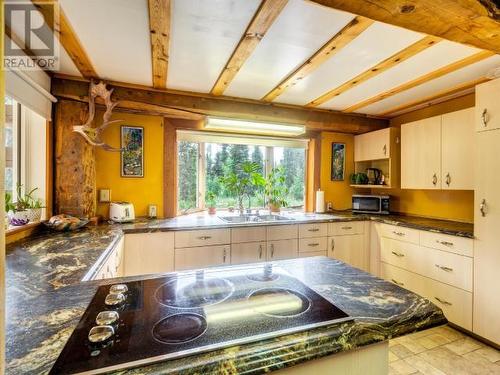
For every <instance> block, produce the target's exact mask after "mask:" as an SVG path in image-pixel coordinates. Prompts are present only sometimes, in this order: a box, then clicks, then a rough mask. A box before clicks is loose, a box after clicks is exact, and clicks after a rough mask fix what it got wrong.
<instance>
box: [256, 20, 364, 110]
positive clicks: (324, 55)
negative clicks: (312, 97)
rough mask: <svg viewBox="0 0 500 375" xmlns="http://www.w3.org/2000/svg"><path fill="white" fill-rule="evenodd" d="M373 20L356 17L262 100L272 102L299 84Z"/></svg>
mask: <svg viewBox="0 0 500 375" xmlns="http://www.w3.org/2000/svg"><path fill="white" fill-rule="evenodd" d="M371 24H373V21H372V20H370V19H368V18H365V17H360V16H358V17H355V18H354V19H353V20H352V21H350V22H349V23H348V24H347V25H345V26H344V27H343V28H342V29H341V30H340V31H339V32H338V33H337V34H335V35H334V36H333V37H332V38H331V39H330V40H329V41H328V42H326V43H325V45H323V47H321V48H320V49H319V50H318V51H316V53H314V55H312V56H311V57H310V58H309V59H307V61H306V62H305V63H304V64H302V65H301V66H300V67H298V68H297V69H296V70H294V71H293V72H292V73H290V74H289V75H288V76H287V77H286V78H285V79H283V80H282V81H281V82H280V83H279V84H278V85H277V86H276V87H275V88H273V89H272V90H271V91H269V92H268V93H267V94H266V95H265V96H264V97H263V98H262V100H264V101H266V102H272V101H273V100H274V99H276V98H277V97H278V96H280V95H281V94H283V92H285V90H287V89H289V88H290V87H292V86H294V85H295V84H297V83H298V82H299V81H300V80H301V79H303V78H304V77H306V76H307V75H309V74H311V73H312V72H313V71H314V70H316V69H317V68H318V67H319V66H320V65H321V64H323V63H324V62H325V61H326V60H328V59H329V58H331V57H332V56H334V55H335V54H337V53H338V52H339V51H341V50H342V48H344V47H345V46H346V45H348V44H349V43H350V42H351V41H352V40H354V39H355V38H356V37H358V36H359V35H360V34H361V33H362V32H363V31H365V30H366V29H367V28H368V27H369V26H370V25H371Z"/></svg>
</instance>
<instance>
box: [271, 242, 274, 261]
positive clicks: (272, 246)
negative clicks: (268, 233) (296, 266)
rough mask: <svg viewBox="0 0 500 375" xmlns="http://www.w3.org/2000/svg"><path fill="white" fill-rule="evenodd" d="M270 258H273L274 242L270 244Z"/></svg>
mask: <svg viewBox="0 0 500 375" xmlns="http://www.w3.org/2000/svg"><path fill="white" fill-rule="evenodd" d="M271 258H274V244H271Z"/></svg>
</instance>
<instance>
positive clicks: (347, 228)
mask: <svg viewBox="0 0 500 375" xmlns="http://www.w3.org/2000/svg"><path fill="white" fill-rule="evenodd" d="M340 229H343V230H350V229H352V227H342V228H340Z"/></svg>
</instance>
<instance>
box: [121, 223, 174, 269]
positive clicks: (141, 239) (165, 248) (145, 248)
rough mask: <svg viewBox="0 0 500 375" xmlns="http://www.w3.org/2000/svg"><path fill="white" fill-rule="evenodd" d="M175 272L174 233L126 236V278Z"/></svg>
mask: <svg viewBox="0 0 500 375" xmlns="http://www.w3.org/2000/svg"><path fill="white" fill-rule="evenodd" d="M173 270H174V233H173V232H157V233H133V234H126V235H125V253H124V269H123V271H124V272H123V274H124V276H136V275H144V274H149V273H164V272H172V271H173Z"/></svg>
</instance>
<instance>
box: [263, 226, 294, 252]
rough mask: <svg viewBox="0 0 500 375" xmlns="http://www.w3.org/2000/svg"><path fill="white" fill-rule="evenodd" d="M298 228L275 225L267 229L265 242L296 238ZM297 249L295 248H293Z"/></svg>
mask: <svg viewBox="0 0 500 375" xmlns="http://www.w3.org/2000/svg"><path fill="white" fill-rule="evenodd" d="M297 235H298V226H297V225H295V224H294V225H276V226H269V227H267V240H268V241H275V240H288V239H292V238H297ZM295 247H297V246H295Z"/></svg>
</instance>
